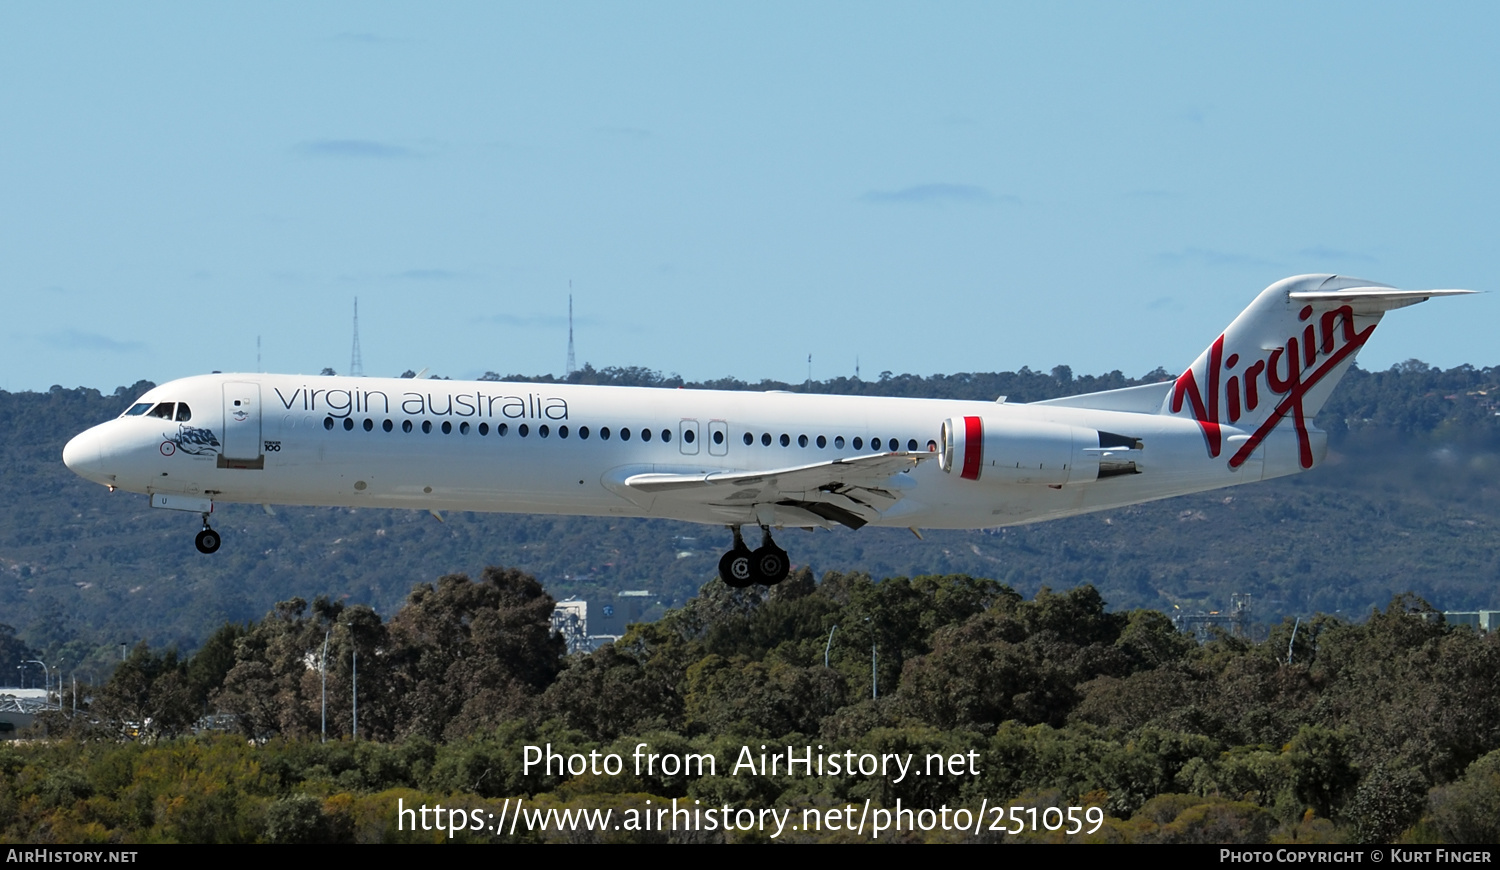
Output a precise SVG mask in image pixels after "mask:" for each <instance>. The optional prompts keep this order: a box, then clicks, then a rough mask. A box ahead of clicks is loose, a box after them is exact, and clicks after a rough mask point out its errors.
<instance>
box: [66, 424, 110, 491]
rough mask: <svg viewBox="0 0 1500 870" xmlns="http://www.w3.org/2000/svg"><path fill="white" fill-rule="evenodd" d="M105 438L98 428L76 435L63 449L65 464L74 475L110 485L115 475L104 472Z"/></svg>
mask: <svg viewBox="0 0 1500 870" xmlns="http://www.w3.org/2000/svg"><path fill="white" fill-rule="evenodd" d="M103 459H104V451H103V436H102V434H101V433H100V432H99V429H98V427H95V428H93V429H90V430H88V431H87V432H83V433H81V434H79V435H75V436H74V437H73V439H72V440H70V441H69V442H68V443H67V445H66V446H65V447H63V464H64V465H66V466H68V468H70V469H72V471H73V473H74V474H77V475H78V476H79V477H82V478H85V479H87V480H92V481H94V482H95V483H102V484H105V485H109V484H111V483H113V482H114V475H112V474H109V473H108V472H106V471H105V470H104V461H103Z"/></svg>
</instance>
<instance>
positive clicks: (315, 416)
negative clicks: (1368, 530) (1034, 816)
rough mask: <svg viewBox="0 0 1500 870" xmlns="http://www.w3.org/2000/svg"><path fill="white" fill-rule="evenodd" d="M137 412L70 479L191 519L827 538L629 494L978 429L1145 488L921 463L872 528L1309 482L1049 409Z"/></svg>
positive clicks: (679, 397)
mask: <svg viewBox="0 0 1500 870" xmlns="http://www.w3.org/2000/svg"><path fill="white" fill-rule="evenodd" d="M166 403H172V405H173V407H172V408H170V409H168V408H167V407H166ZM132 410H133V411H134V412H135V413H134V414H132V412H127V413H126V414H125V415H124V416H121V417H119V418H117V419H115V420H111V421H109V422H106V423H103V424H101V425H99V426H96V427H94V428H92V429H90V430H88V431H87V432H84V433H83V434H81V435H79V436H78V437H77V438H75V439H73V441H71V442H70V443H69V444H68V447H67V450H66V452H65V453H64V458H65V461H66V462H67V464H68V465H69V467H70V468H72V469H73V470H75V471H77V472H78V473H79V474H81V475H83V476H84V477H87V478H89V479H90V480H94V481H96V482H99V483H102V484H105V485H108V486H111V487H118V488H120V489H124V490H127V491H130V492H138V493H146V494H150V495H152V496H153V505H157V506H162V507H176V508H179V509H190V508H191V506H192V505H193V504H194V500H195V499H196V500H203V501H218V502H242V503H251V504H288V505H336V506H364V507H387V508H408V509H423V510H433V511H443V510H472V511H501V512H514V513H547V514H568V515H583V516H638V517H665V518H671V519H677V520H686V521H693V522H707V523H715V524H725V525H738V524H740V523H755V522H760V523H762V524H765V525H773V526H776V525H807V524H808V523H807V522H806V520H807V515H806V514H805V513H802V512H797V513H796V514H795V516H792V515H784V516H783V517H781V518H776V516H775V514H776V510H777V508H776V506H775V505H774V504H771V505H765V504H761V505H755V504H735V503H732V502H731V503H726V504H722V505H718V506H715V507H711V508H710V507H705V506H704V505H703V504H699V503H695V502H693V501H691V500H685V499H677V498H672V497H671V496H670V495H669V494H668V495H662V494H652V493H649V492H641V491H638V490H637V489H635V488H632V487H630V486H627V485H625V484H624V481H625V480H626V479H628V478H630V477H631V476H632V475H642V474H682V475H690V474H707V473H712V472H726V471H727V472H736V473H738V472H746V473H752V472H758V471H771V470H775V469H788V468H794V467H798V466H807V465H810V464H814V463H819V462H825V461H830V460H835V459H839V458H848V457H859V456H867V455H869V454H877V453H895V452H911V453H914V454H926V453H929V451H935V450H936V449H937V444H938V440H939V429H940V427H941V426H942V424H943V422H944V421H945V420H949V419H953V418H965V417H973V416H983V417H984V418H986V419H987V420H992V421H995V420H1004V421H1016V422H1017V424H1018V425H1030V424H1033V423H1055V424H1064V425H1066V426H1071V427H1082V428H1086V429H1088V430H1100V431H1104V432H1109V433H1118V434H1120V435H1125V436H1129V438H1131V439H1136V440H1138V447H1137V448H1136V449H1133V450H1131V451H1130V455H1131V460H1132V462H1133V465H1134V469H1135V471H1134V472H1133V473H1130V474H1122V475H1119V476H1113V477H1107V478H1104V477H1101V478H1099V479H1096V480H1089V481H1087V482H1080V483H1072V482H1069V483H1066V484H1062V485H1057V486H1048V485H1043V484H1038V483H1007V482H1001V481H998V480H996V479H994V478H990V479H983V480H973V479H965V478H963V477H962V476H961V475H960V473H959V470H958V469H950V470H948V471H945V470H944V469H943V468H942V467H941V464H940V463H939V462H936V461H926V460H927V457H926V456H921V457H918V459H919V460H920V461H917V462H916V463H915V465H914V467H912V468H910V470H908V471H904V472H899V473H896V474H893V475H891V480H890V481H889V486H888V487H887V488H888V489H889V491H890V493H891V494H892V495H893V496H894V501H893V502H892V503H891V504H889V505H888V506H886V507H885V508H884V509H883V510H882V511H881V513H880V515H879V516H878V517H876V518H873V519H871V520H870V523H871V524H873V525H885V526H898V527H899V526H908V527H914V528H984V527H992V526H1000V525H1008V524H1015V523H1026V522H1034V521H1037V520H1042V519H1050V518H1054V517H1062V516H1068V515H1072V514H1079V513H1085V512H1088V511H1094V510H1100V509H1103V508H1109V507H1116V506H1120V505H1126V504H1133V503H1137V502H1142V501H1148V500H1152V499H1158V498H1164V497H1167V496H1172V495H1178V494H1182V493H1188V492H1195V491H1200V490H1205V489H1213V488H1216V487H1222V486H1229V485H1232V484H1237V483H1243V482H1249V481H1253V480H1261V479H1263V478H1266V477H1273V476H1278V475H1281V474H1287V473H1292V472H1295V471H1299V470H1301V468H1300V467H1299V465H1298V463H1297V461H1296V449H1295V445H1294V444H1293V443H1292V441H1291V440H1290V436H1288V437H1287V438H1281V437H1276V435H1274V434H1273V437H1272V438H1270V439H1267V440H1266V441H1265V443H1264V444H1262V445H1261V446H1260V448H1259V449H1257V450H1256V455H1255V456H1254V457H1253V458H1252V460H1251V461H1249V462H1246V463H1244V464H1242V465H1241V466H1239V467H1238V468H1234V469H1231V468H1229V467H1228V466H1227V465H1226V463H1225V462H1224V461H1223V458H1222V457H1220V458H1212V457H1210V456H1209V453H1208V451H1207V450H1206V449H1205V445H1204V435H1203V432H1202V430H1201V429H1200V427H1199V426H1198V425H1197V424H1196V423H1195V422H1194V421H1192V420H1189V419H1184V418H1182V417H1176V416H1171V415H1165V414H1159V413H1133V412H1127V411H1119V410H1116V411H1109V410H1095V409H1086V408H1076V407H1064V406H1056V405H1046V404H1038V405H1020V404H1004V403H991V402H958V401H943V400H924V399H896V398H878V397H860V396H825V395H811V394H793V393H764V392H726V391H710V390H686V389H678V390H668V389H645V388H631V387H599V386H575V385H564V384H532V383H508V382H492V381H467V382H464V381H444V380H411V379H379V378H344V377H301V376H290V375H264V374H214V375H202V376H198V377H191V378H185V379H183V380H177V381H173V382H171V383H168V384H164V385H162V386H160V387H157V388H155V389H153V390H151V391H150V392H149V393H147V394H146V395H145V396H142V397H141V398H140V400H139V402H138V404H137V405H136V406H135V408H134V409H132ZM153 414H155V415H157V416H153ZM162 414H164V415H165V416H160V415H162ZM1224 432H1225V437H1227V438H1229V439H1230V440H1231V441H1233V440H1234V439H1235V438H1236V437H1243V433H1238V430H1235V429H1232V428H1230V427H1227V426H1226V427H1224ZM648 433H649V437H648ZM1237 433H1238V434H1237ZM606 435H607V437H606ZM1319 445H1320V452H1321V442H1319ZM1319 458H1321V456H1320V457H1319ZM157 496H161V498H156V497H157ZM768 518H770V520H771V521H770V522H769V523H768V522H766V520H767V519H768Z"/></svg>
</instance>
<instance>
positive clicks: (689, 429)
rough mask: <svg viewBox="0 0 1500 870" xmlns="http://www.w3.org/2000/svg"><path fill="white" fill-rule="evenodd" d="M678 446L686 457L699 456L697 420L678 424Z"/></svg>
mask: <svg viewBox="0 0 1500 870" xmlns="http://www.w3.org/2000/svg"><path fill="white" fill-rule="evenodd" d="M677 446H678V447H679V448H680V449H681V450H682V455H684V456H697V455H698V421H697V420H683V421H682V422H680V423H678V424H677Z"/></svg>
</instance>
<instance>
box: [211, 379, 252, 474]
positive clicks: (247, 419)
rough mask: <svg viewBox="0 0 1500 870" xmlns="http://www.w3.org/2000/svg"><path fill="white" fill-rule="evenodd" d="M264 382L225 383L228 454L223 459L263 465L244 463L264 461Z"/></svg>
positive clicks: (225, 446)
mask: <svg viewBox="0 0 1500 870" xmlns="http://www.w3.org/2000/svg"><path fill="white" fill-rule="evenodd" d="M261 456H262V454H261V440H260V384H247V383H239V382H233V381H231V382H230V383H226V384H225V385H224V453H223V455H222V456H221V457H220V458H221V459H224V460H228V461H231V462H234V467H238V468H245V467H254V468H259V467H260V466H259V465H253V466H246V465H244V464H241V463H246V462H254V463H258V462H260V461H262V460H261Z"/></svg>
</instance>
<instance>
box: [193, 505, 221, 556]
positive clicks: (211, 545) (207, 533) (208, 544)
mask: <svg viewBox="0 0 1500 870" xmlns="http://www.w3.org/2000/svg"><path fill="white" fill-rule="evenodd" d="M193 543H194V544H196V545H197V547H198V552H200V553H204V554H207V553H216V552H218V550H219V533H218V532H216V531H214V530H213V528H212V527H211V526H209V524H208V514H204V515H203V531H201V532H199V533H198V537H196V538H194V539H193Z"/></svg>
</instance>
